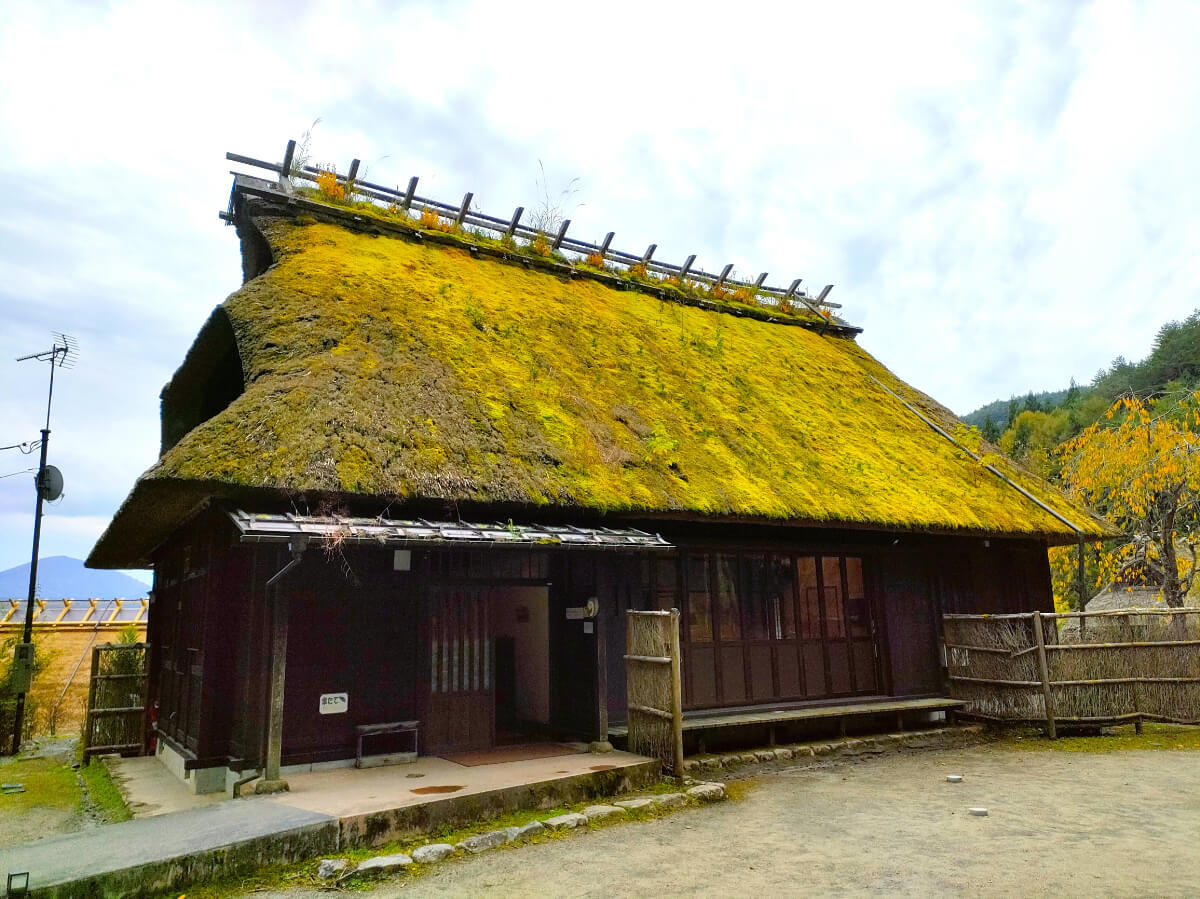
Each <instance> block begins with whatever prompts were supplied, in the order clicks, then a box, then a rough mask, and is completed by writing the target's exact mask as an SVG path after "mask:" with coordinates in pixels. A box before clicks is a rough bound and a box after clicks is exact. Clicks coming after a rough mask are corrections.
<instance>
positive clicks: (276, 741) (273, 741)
mask: <svg viewBox="0 0 1200 899" xmlns="http://www.w3.org/2000/svg"><path fill="white" fill-rule="evenodd" d="M287 640H288V600H287V594H286V593H284V592H283V591H282V590H280V589H279V588H278V587H276V588H275V596H274V601H273V603H272V607H271V694H270V707H269V708H268V710H267V752H266V758H265V759H264V760H263V762H264V767H263V779H262V780H261V781H259V783H258V784H256V785H255V787H254V792H255V793H282V792H285V791H286V790H287V789H288V783H287V781H286V780H283V778H282V777H281V776H280V773H279V768H280V758H281V756H282V754H283V695H284V680H285V674H286V669H287Z"/></svg>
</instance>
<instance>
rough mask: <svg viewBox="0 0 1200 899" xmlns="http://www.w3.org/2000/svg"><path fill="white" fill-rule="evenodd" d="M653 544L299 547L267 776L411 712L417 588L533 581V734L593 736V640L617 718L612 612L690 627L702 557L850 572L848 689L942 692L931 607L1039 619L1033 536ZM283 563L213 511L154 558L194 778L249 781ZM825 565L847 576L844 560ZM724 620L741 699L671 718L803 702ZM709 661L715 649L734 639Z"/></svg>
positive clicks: (166, 726) (796, 649)
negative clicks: (853, 638)
mask: <svg viewBox="0 0 1200 899" xmlns="http://www.w3.org/2000/svg"><path fill="white" fill-rule="evenodd" d="M660 524H661V523H660ZM650 529H657V528H650ZM661 530H662V533H663V536H664V537H666V538H667V539H668V540H671V541H672V542H673V543H676V544H677V545H678V546H679V547H680V550H679V552H677V553H675V552H672V553H666V554H661V553H656V554H648V553H631V552H614V551H587V550H581V549H573V550H561V551H550V550H544V551H539V552H536V553H530V552H521V551H515V550H498V551H491V552H486V551H474V552H470V553H467V552H446V551H440V552H433V551H416V552H414V553H413V556H412V558H413V570H411V571H403V572H402V571H394V570H393V566H392V553H391V551H390V550H387V549H383V548H378V547H357V548H347V549H346V550H345V551H344V553H342V554H337V553H335V554H333V555H327V554H326V553H324V552H323V551H321V550H319V549H314V550H310V551H309V552H308V553H306V555H305V556H304V559H303V561H302V563H301V564H300V566H298V567H297V568H295V569H293V570H292V571H290V572H288V574H286V575H285V576H284V578H283V580H282V581H281V582H280V585H279V587H280V589H281V590H283V591H286V594H287V596H288V598H289V602H290V606H291V609H290V622H291V625H290V633H289V649H288V666H287V668H288V670H287V701H286V704H285V718H284V745H283V753H284V759H283V760H284V764H296V763H304V762H317V761H323V760H332V759H341V758H346V757H347V756H349V755H352V754H353V750H354V742H355V737H354V726H355V725H356V724H369V723H379V722H382V721H390V720H397V719H404V718H417V717H420V716H421V715H422V714H423V711H424V710H425V708H426V707H427V702H428V693H429V677H428V674H429V672H428V671H426V670H425V669H426V668H427V667H428V646H427V639H428V637H427V635H426V634H424V633H423V631H422V626H423V622H424V621H425V620H426V619H427V618H428V614H427V613H428V610H425V611H422V598H423V597H425V596H426V595H427V594H429V593H430V590H431V589H433V588H434V587H436V588H437V589H443V588H445V587H446V586H447V585H454V584H464V585H474V586H475V587H479V586H480V585H483V584H492V585H496V586H500V585H541V586H547V587H548V588H549V590H548V597H549V632H550V638H549V639H550V643H551V646H550V656H549V660H550V672H549V676H550V679H551V693H550V698H551V722H550V724H551V725H552V727H553V728H555V729H557V730H558V731H560V732H562V733H564V734H567V733H574V734H576V735H578V736H581V737H587V738H592V737H594V736H596V733H595V731H596V727H597V724H598V711H597V709H598V689H599V687H598V683H599V680H600V678H599V676H598V675H599V674H600V671H599V669H598V661H597V638H598V636H600V635H602V636H603V639H604V642H605V644H606V653H605V662H604V674H605V680H606V688H607V689H606V693H607V695H606V697H605V702H606V705H607V710H608V715H609V718H610V720H611V721H614V722H616V721H620V720H622V719H623V718H624V707H625V676H624V674H625V665H624V660H623V659H622V656H623V654H624V646H625V614H624V613H625V612H626V611H627V610H629V609H645V608H658V609H665V608H671V607H677V608H680V609H681V610H682V611H683V614H684V619H683V625H684V627H685V628H687V627H688V591H689V587H688V584H689V573H688V571H687V565H688V559H689V558H698V557H707V558H715V556H714V554H719V555H723V556H725V557H730V558H732V557H737V558H738V559H741V560H743V561H744V560H750V562H751V563H753V560H755V559H760V558H761V557H762V556H763V554H772V553H774V554H783V555H790V558H793V559H796V558H799V557H800V556H804V555H808V556H811V557H813V558H817V559H820V558H822V557H827V558H838V559H842V560H844V559H846V558H847V557H850V558H854V559H860V558H861V559H862V568H863V575H864V583H865V590H866V593H867V597H868V600H869V603H870V608H871V610H872V614H873V616H874V621H875V626H876V634H877V637H876V639H877V642H878V645H879V650H880V652H879V661H878V663H877V665H876V666H875V667H874V668H873V669H872V670H871V672H870V674H871V676H870V677H869V678H862V679H859V682H858V683H856V684H854V685H853V688H852V690H851V693H850V694H847V695H854V694H859V695H865V694H866V693H871V692H875V693H882V694H891V695H900V696H916V695H923V694H937V693H940V692H942V690H943V682H942V669H941V660H940V657H939V653H938V648H937V641H938V635H939V631H940V622H941V614H942V613H944V612H997V613H998V612H1010V611H1026V610H1030V609H1042V610H1050V609H1051V608H1052V601H1051V597H1050V572H1049V566H1048V562H1047V559H1046V548H1045V545H1044V544H1043V543H1042V542H1041V541H1037V540H999V539H995V538H992V539H990V540H986V541H985V540H984V539H982V538H976V537H970V538H967V537H950V536H946V537H937V536H916V535H895V534H885V533H872V532H861V531H850V530H845V531H832V530H826V531H816V530H803V531H801V530H785V529H782V528H740V529H731V528H713V527H699V526H694V525H683V524H676V525H672V526H671V527H670V528H667V527H662V528H661ZM288 558H289V556H288V553H287V550H286V548H284V547H282V546H279V545H275V544H269V545H266V544H264V545H257V546H247V545H240V544H238V543H237V542H236V537H235V532H234V529H233V528H232V526H231V525H230V523H229V522H228V520H227V518H226V517H225V516H224V515H223V514H222V513H219V512H216V511H213V512H210V513H206V514H203V515H201V516H198V517H197V518H196V519H194V520H193V521H192V523H191V524H190V525H189V526H188V528H186V529H183V530H181V531H180V532H179V533H178V534H177V535H176V536H175V538H174V539H173V540H172V541H170V542H169V543H168V544H167V545H165V546H164V547H163V549H162V550H161V551H160V553H159V555H158V558H157V560H156V562H157V567H156V573H155V593H154V599H153V602H152V606H151V614H150V640H151V643H152V650H151V670H152V681H151V683H152V687H151V690H152V697H153V698H154V699H157V700H158V701H159V702H160V704H161V708H160V711H159V727H160V730H161V732H162V733H163V734H164V735H165V736H166V737H167V738H168V739H170V740H171V741H172V742H173V743H175V744H176V745H177V746H179V747H180V748H182V749H183V750H184V751H185V752H186V753H187V754H189V755H193V756H194V757H195V758H196V759H198V760H199V761H198V762H197V764H225V763H230V762H231V763H233V764H234V766H235V767H247V768H248V767H256V766H257V765H258V764H260V763H261V761H262V752H263V747H262V734H263V731H264V726H263V725H264V721H265V719H266V710H267V704H268V692H267V691H268V676H267V674H268V666H269V656H270V652H269V646H270V639H269V638H270V635H269V617H268V605H267V597H266V596H265V595H264V584H265V583H266V581H267V579H268V578H269V577H270V576H271V575H273V574H274V573H275V572H277V571H278V570H279V569H280V568H282V567H283V566H284V564H285V563H286V562H287V560H288ZM839 564H841V565H842V566H843V567H842V571H843V572H845V571H846V570H847V569H846V567H845V565H846V563H845V562H844V561H842V562H840V563H839ZM739 565H741V566H742V567H741V568H739V569H738V570H739V571H742V572H743V573H742V574H741V575H739V577H740V578H741V579H742V580H741V581H740V583H741V585H742V586H741V588H740V589H744V591H745V595H746V596H748V597H749V596H756V595H758V594H757V593H756V592H755V591H757V590H760V587H758V586H755V585H756V583H757V582H756V581H755V577H756V575H755V574H753V572H754V571H755V570H757V569H755V568H754V567H753V564H751V565H750V567H749V568H747V567H745V565H744V564H743V563H742V562H739ZM713 570H715V569H713ZM746 572H751V573H749V574H747V573H746ZM430 595H431V594H430ZM592 596H595V597H596V598H597V599H598V600H599V602H600V615H599V618H598V619H597V620H596V621H595V622H594V630H593V633H591V634H588V633H587V632H586V628H585V627H584V623H583V622H582V621H579V620H569V619H568V618H567V614H566V612H567V609H568V608H570V607H573V606H582V605H584V604H585V603H586V602H587V600H588V599H589V598H590V597H592ZM739 614H742V615H743V616H744V617H743V618H742V625H741V626H742V628H743V632H744V634H746V635H747V639H745V640H742V641H741V643H740V644H738V645H737V647H736V648H737V652H736V653H734V654H733V655H730V656H729V659H727V660H726V664H728V665H733V666H734V668H735V669H736V670H735V671H734V673H735V674H738V675H739V676H740V677H741V678H742V681H744V683H743V687H744V690H743V692H742V693H741V694H737V695H736V696H734V695H733V694H730V695H729V696H727V697H725V698H726V699H727V700H728V701H723V702H722V701H717V702H714V701H713V700H712V696H713V695H717V696H718V699H720V693H719V692H718V693H717V694H713V693H712V691H711V690H710V691H709V692H708V693H705V692H704V691H699V692H697V690H696V688H695V686H694V685H691V686H689V687H688V695H687V704H688V705H689V706H690V707H693V708H700V707H711V706H713V705H722V704H724V705H736V704H749V703H756V702H772V701H779V700H780V699H790V698H798V699H804V698H805V695H803V689H802V688H801V694H798V695H797V696H792V695H791V692H788V691H789V690H791V691H792V692H795V691H794V689H793V688H794V687H795V685H794V684H793V686H792V687H788V684H792V682H793V681H794V680H796V679H797V678H798V677H800V676H801V675H800V674H799V673H798V672H799V670H800V668H802V667H803V665H804V664H805V657H804V655H803V654H802V653H801V652H800V650H804V649H805V647H804V646H803V645H802V641H801V640H800V639H799V638H798V637H797V639H795V640H794V641H793V642H794V643H795V646H791V647H790V651H791V652H792V655H793V656H796V658H792V657H791V656H788V655H787V652H788V651H789V647H788V646H785V645H784V642H786V641H780V640H779V639H777V638H775V637H773V636H772V635H771V634H767V636H766V637H765V638H764V637H762V635H761V634H760V633H759V632H760V631H761V630H762V628H761V622H756V621H755V620H754V618H753V615H754V614H755V613H753V612H752V611H743V612H739ZM745 616H750V617H745ZM848 616H849V612H847V617H848ZM749 635H755V636H753V638H752V639H751V637H750V636H749ZM739 639H740V638H739ZM846 639H847V640H849V639H850V638H849V637H847V638H846ZM686 643H687V639H686V636H685V644H686ZM717 644H718V645H717V646H716V648H717V649H719V650H721V651H724V649H722V645H721V643H720V641H717ZM724 648H725V649H728V650H730V652H732V651H733V648H734V644H733V643H730V644H729V645H728V646H725V647H724ZM847 649H848V651H849V652H852V653H855V655H854V659H855V665H856V666H860V667H863V669H864V672H865V671H866V670H867V667H866V666H868V665H869V662H868V661H867V660H868V659H869V657H870V652H869V649H870V647H869V646H868V647H867V648H866V649H865V650H864V648H863V647H860V646H858V645H857V644H856V643H855V644H850V643H848V644H847ZM688 651H689V652H691V651H694V648H692V649H689V650H688ZM726 655H729V653H726ZM735 656H736V658H735ZM781 659H782V661H781ZM789 660H790V661H789ZM784 662H786V663H787V664H783V663H784ZM688 663H689V659H687V658H686V657H685V671H684V674H685V680H687V679H688V678H689V677H693V676H694V672H691V671H689V670H688ZM839 664H840V663H839ZM764 665H765V667H764ZM718 670H719V669H718ZM689 683H690V681H689ZM731 683H732V682H731ZM739 683H741V681H739ZM733 686H736V684H734V685H733ZM706 689H707V688H706ZM722 689H725V690H729V689H732V687H725V688H722ZM336 692H345V693H348V694H349V711H348V713H346V714H342V715H320V714H319V713H318V699H319V697H320V695H321V694H323V693H336ZM735 692H736V691H735ZM784 693H788V695H787V696H784V695H783V694H784ZM835 693H836V691H834V692H833V693H830V692H829V691H826V695H834V694H835ZM706 697H707V698H706Z"/></svg>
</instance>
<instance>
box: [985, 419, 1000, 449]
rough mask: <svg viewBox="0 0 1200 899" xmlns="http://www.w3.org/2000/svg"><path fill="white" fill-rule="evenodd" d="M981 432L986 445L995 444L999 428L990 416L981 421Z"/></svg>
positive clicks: (998, 435) (998, 436) (998, 437)
mask: <svg viewBox="0 0 1200 899" xmlns="http://www.w3.org/2000/svg"><path fill="white" fill-rule="evenodd" d="M981 432H982V433H983V439H984V440H986V441H987V442H988V443H995V442H996V441H997V440H999V439H1000V426H999V425H998V424H996V422H995V421H993V420H992V416H990V415H989V416H988V417H987V418H985V419H984V420H983V428H982V429H981Z"/></svg>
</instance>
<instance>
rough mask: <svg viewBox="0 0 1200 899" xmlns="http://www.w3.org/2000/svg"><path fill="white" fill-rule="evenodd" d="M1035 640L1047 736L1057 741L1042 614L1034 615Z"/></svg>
mask: <svg viewBox="0 0 1200 899" xmlns="http://www.w3.org/2000/svg"><path fill="white" fill-rule="evenodd" d="M1080 620H1082V619H1080ZM1033 639H1034V642H1035V643H1036V645H1037V660H1038V674H1040V675H1041V680H1042V697H1043V700H1044V701H1045V703H1046V735H1047V736H1048V737H1049V738H1050V739H1051V740H1056V739H1058V730H1057V728H1056V727H1055V724H1054V697H1053V695H1052V694H1051V691H1050V666H1049V664H1048V663H1047V661H1046V637H1045V634H1043V633H1042V613H1041V612H1034V613H1033Z"/></svg>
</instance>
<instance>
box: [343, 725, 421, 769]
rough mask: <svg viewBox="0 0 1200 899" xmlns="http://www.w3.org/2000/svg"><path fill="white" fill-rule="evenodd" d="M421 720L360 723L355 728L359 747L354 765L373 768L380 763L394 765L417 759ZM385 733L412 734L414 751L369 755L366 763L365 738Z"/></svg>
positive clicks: (355, 754)
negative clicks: (364, 756) (364, 758)
mask: <svg viewBox="0 0 1200 899" xmlns="http://www.w3.org/2000/svg"><path fill="white" fill-rule="evenodd" d="M420 727H421V722H420V721H389V722H387V723H385V724H360V725H358V726H357V727H356V728H354V733H355V734H356V735H357V736H358V748H357V749H356V750H355V753H354V767H356V768H373V767H376V766H378V765H393V764H396V763H397V762H412V761H416V759H417V740H418V733H419V731H420ZM385 734H412V741H413V744H412V745H413V748H412V752H401V753H389V754H386V755H376V756H368V757H367V759H366V762H365V764H364V760H363V738H365V737H380V736H383V735H385Z"/></svg>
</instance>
